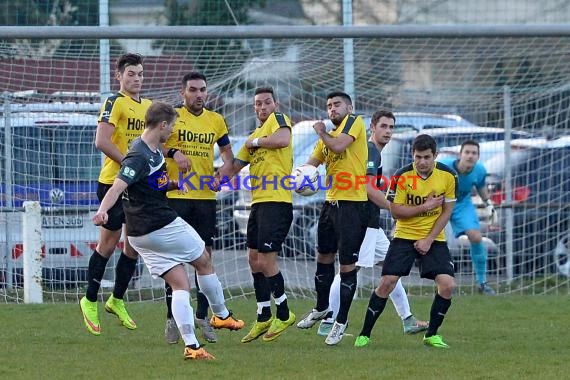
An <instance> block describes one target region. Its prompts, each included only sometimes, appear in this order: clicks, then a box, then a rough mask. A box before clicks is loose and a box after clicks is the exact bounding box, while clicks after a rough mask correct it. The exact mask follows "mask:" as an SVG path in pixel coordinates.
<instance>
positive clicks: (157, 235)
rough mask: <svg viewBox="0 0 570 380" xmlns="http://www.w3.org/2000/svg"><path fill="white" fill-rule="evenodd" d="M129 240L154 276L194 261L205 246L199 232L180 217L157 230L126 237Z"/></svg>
mask: <svg viewBox="0 0 570 380" xmlns="http://www.w3.org/2000/svg"><path fill="white" fill-rule="evenodd" d="M128 239H129V243H130V244H131V246H132V247H133V248H134V249H135V250H136V251H137V252H138V253H139V255H141V257H142V258H143V261H144V263H145V265H146V267H147V269H148V271H149V272H150V274H151V275H152V277H154V278H157V277H159V276H162V275H163V274H164V273H166V272H168V271H169V270H170V269H172V268H174V267H175V266H176V265H179V264H184V263H189V262H192V261H194V260H196V259H197V258H199V257H200V256H201V255H202V253H203V252H204V247H205V244H204V241H203V240H202V239H201V238H200V236H199V235H198V233H197V232H196V231H195V230H194V229H193V228H192V227H191V226H190V225H189V224H188V223H186V222H185V221H184V220H183V219H182V218H180V217H177V218H176V219H174V220H173V221H172V223H170V224H168V225H166V226H164V227H162V228H161V229H159V230H156V231H153V232H151V233H149V234H146V235H143V236H129V237H128Z"/></svg>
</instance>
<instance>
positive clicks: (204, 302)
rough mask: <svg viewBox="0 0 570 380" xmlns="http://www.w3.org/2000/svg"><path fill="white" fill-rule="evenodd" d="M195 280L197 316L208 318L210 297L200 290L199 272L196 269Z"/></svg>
mask: <svg viewBox="0 0 570 380" xmlns="http://www.w3.org/2000/svg"><path fill="white" fill-rule="evenodd" d="M194 280H195V282H196V301H197V302H196V318H198V319H206V317H207V316H208V307H209V306H210V304H208V299H207V298H206V295H205V294H204V293H202V292H201V291H200V285H198V272H196V271H194Z"/></svg>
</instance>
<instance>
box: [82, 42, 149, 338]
mask: <svg viewBox="0 0 570 380" xmlns="http://www.w3.org/2000/svg"><path fill="white" fill-rule="evenodd" d="M115 77H116V79H117V80H118V81H119V83H120V90H119V92H118V93H117V94H115V95H112V96H110V97H108V98H107V100H105V102H104V103H103V105H102V107H101V113H100V115H99V122H98V124H97V132H96V135H95V146H96V147H97V148H98V149H99V150H101V152H103V153H104V154H105V156H106V157H105V161H104V163H103V168H102V169H101V173H100V175H99V184H98V186H97V197H98V198H99V201H101V200H102V199H103V198H104V196H105V194H106V193H107V191H108V190H109V188H110V187H111V186H112V184H113V181H114V180H115V177H116V176H117V173H118V171H119V169H120V166H121V160H122V159H123V158H124V157H125V154H126V153H127V149H128V147H129V144H130V143H131V142H132V141H133V140H134V139H136V138H137V137H139V136H140V135H141V133H142V131H143V130H144V127H145V113H146V111H147V109H148V108H149V106H150V104H151V101H150V100H149V99H144V98H141V96H140V92H141V86H142V82H143V78H144V76H143V58H142V57H141V56H140V55H138V54H130V53H129V54H124V55H122V56H121V57H119V59H118V60H117V65H116V72H115ZM124 223H125V215H124V213H123V204H122V200H121V199H119V200H117V202H116V203H115V204H114V205H113V207H112V208H111V209H110V210H109V219H108V220H107V222H106V223H104V224H102V225H101V227H100V228H99V232H100V236H99V242H98V244H97V247H96V248H95V250H94V251H93V254H92V255H91V258H90V259H89V271H88V278H87V291H86V292H85V296H84V297H83V298H81V301H80V306H81V311H82V313H83V320H84V322H85V325H86V327H87V330H89V332H91V333H92V334H94V335H100V334H101V327H100V323H99V315H98V311H97V293H98V292H99V287H100V286H101V279H102V278H103V274H104V273H105V267H106V265H107V261H109V258H110V257H111V255H112V254H113V252H114V251H115V248H116V246H117V244H118V243H119V240H120V238H121V229H122V226H123V224H124ZM125 236H126V234H125ZM137 259H138V253H137V252H136V251H135V250H134V249H133V248H132V247H131V246H130V244H129V242H128V240H127V239H125V241H124V250H123V252H122V253H121V257H120V258H119V260H118V261H117V267H116V273H115V287H114V289H113V294H112V295H111V297H109V299H108V300H107V302H106V303H105V310H106V311H107V312H109V313H112V314H115V315H116V316H117V317H118V318H119V320H120V321H121V323H122V324H123V326H125V327H126V328H128V329H131V330H133V329H136V328H137V325H136V323H135V322H134V321H133V320H132V318H131V317H130V316H129V314H128V313H127V310H126V309H125V304H124V302H123V296H124V295H125V292H126V290H127V287H128V285H129V281H130V280H131V278H132V276H133V273H134V271H135V268H136V264H137Z"/></svg>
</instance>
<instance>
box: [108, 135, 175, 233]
mask: <svg viewBox="0 0 570 380" xmlns="http://www.w3.org/2000/svg"><path fill="white" fill-rule="evenodd" d="M117 177H118V178H120V179H121V180H123V181H125V182H126V183H127V184H128V187H127V189H126V190H125V191H124V192H123V210H124V212H125V218H126V225H127V235H128V236H142V235H146V234H148V233H150V232H152V231H156V230H158V229H161V228H162V227H164V226H166V225H167V224H169V223H171V222H172V221H173V220H174V219H176V217H177V216H178V215H177V214H176V212H175V211H174V210H173V209H172V208H171V207H170V206H168V202H167V198H166V190H167V189H168V182H169V181H168V175H167V173H166V161H165V160H164V156H163V155H162V152H161V151H160V149H158V150H157V151H156V152H153V151H151V150H150V148H149V147H148V145H146V143H145V142H144V141H142V139H141V138H137V139H136V140H134V141H133V142H132V144H131V147H130V148H129V151H128V152H127V155H126V156H125V158H124V159H123V161H122V162H121V169H120V170H119V173H118V174H117Z"/></svg>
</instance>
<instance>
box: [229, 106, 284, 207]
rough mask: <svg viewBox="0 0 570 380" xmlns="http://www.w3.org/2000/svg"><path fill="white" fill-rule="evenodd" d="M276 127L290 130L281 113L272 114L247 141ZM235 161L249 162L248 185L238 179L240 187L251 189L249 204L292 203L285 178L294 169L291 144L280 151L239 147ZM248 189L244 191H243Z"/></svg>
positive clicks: (275, 129) (266, 133) (266, 134)
mask: <svg viewBox="0 0 570 380" xmlns="http://www.w3.org/2000/svg"><path fill="white" fill-rule="evenodd" d="M279 128H289V129H291V121H290V120H289V117H287V115H284V114H282V113H281V112H273V113H272V114H271V115H269V117H268V118H267V120H265V122H264V123H263V124H262V125H260V126H259V127H257V128H256V129H255V131H253V132H252V133H251V134H250V135H249V138H250V139H255V138H259V137H267V136H270V135H272V134H273V133H274V132H275V131H277V130H278V129H279ZM236 158H237V159H238V160H241V161H243V162H248V163H249V176H250V178H249V179H250V182H251V183H250V185H247V182H248V181H246V180H247V178H241V179H240V181H239V182H240V183H241V185H242V186H247V187H250V189H251V190H252V204H255V203H259V202H287V203H293V194H292V193H291V190H290V189H289V185H290V184H289V183H288V182H286V183H283V181H284V179H286V178H287V177H288V176H290V175H291V171H292V170H293V142H292V141H290V142H289V145H288V146H286V147H284V148H279V149H267V148H256V149H247V148H246V146H245V145H244V146H242V148H241V149H240V151H239V152H238V154H237V156H236ZM246 190H247V188H246Z"/></svg>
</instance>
